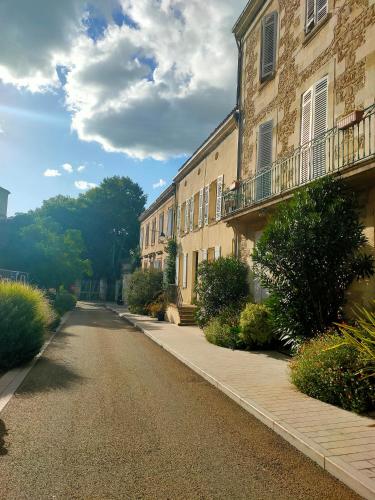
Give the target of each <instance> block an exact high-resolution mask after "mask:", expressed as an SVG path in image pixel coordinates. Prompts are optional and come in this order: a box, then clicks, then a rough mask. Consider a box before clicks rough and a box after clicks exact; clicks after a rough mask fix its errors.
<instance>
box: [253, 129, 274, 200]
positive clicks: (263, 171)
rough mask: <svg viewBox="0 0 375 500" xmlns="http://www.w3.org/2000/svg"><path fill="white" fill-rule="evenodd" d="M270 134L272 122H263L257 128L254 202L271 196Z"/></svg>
mask: <svg viewBox="0 0 375 500" xmlns="http://www.w3.org/2000/svg"><path fill="white" fill-rule="evenodd" d="M272 133H273V120H269V121H267V122H264V123H262V124H261V125H260V126H259V133H258V155H257V170H256V186H255V189H256V201H261V200H263V199H264V198H268V196H270V195H271V182H272V172H271V167H272Z"/></svg>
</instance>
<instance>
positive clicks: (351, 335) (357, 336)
mask: <svg viewBox="0 0 375 500" xmlns="http://www.w3.org/2000/svg"><path fill="white" fill-rule="evenodd" d="M374 305H375V301H374ZM337 326H338V327H339V330H340V332H341V334H342V338H341V342H340V343H339V344H338V345H337V346H335V347H340V346H341V345H347V346H351V347H352V348H353V349H356V350H357V351H358V353H360V354H361V355H362V356H363V359H364V360H367V365H366V366H365V367H364V368H363V370H362V373H363V374H364V375H366V376H368V377H375V311H370V310H369V309H367V308H365V307H362V308H361V307H358V308H357V313H356V322H355V324H354V325H353V326H352V325H347V324H341V325H337Z"/></svg>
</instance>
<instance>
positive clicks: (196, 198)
mask: <svg viewBox="0 0 375 500" xmlns="http://www.w3.org/2000/svg"><path fill="white" fill-rule="evenodd" d="M193 225H194V229H197V228H198V227H200V225H199V192H198V193H195V195H194V224H193Z"/></svg>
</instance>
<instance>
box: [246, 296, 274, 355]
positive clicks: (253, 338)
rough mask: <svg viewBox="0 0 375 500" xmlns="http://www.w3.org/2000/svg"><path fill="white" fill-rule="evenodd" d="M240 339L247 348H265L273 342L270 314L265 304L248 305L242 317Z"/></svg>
mask: <svg viewBox="0 0 375 500" xmlns="http://www.w3.org/2000/svg"><path fill="white" fill-rule="evenodd" d="M240 329H241V334H240V337H241V339H242V341H243V342H244V344H245V345H246V347H249V348H250V349H251V348H253V347H263V346H266V345H269V344H270V343H271V342H272V339H273V334H272V327H271V323H270V313H269V310H268V308H267V307H266V306H265V305H264V304H252V303H249V304H247V305H246V307H245V309H244V310H243V311H242V313H241V317H240Z"/></svg>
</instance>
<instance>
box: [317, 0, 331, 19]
mask: <svg viewBox="0 0 375 500" xmlns="http://www.w3.org/2000/svg"><path fill="white" fill-rule="evenodd" d="M315 9H316V22H317V23H318V22H319V21H320V20H321V19H323V17H325V16H326V15H327V12H328V1H327V0H316V7H315Z"/></svg>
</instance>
